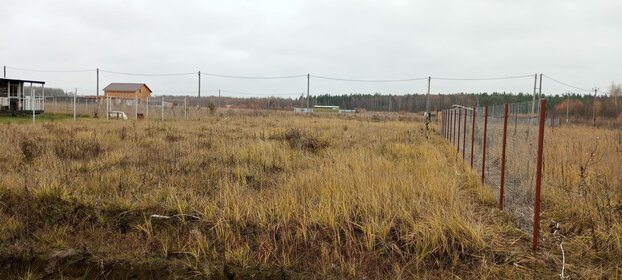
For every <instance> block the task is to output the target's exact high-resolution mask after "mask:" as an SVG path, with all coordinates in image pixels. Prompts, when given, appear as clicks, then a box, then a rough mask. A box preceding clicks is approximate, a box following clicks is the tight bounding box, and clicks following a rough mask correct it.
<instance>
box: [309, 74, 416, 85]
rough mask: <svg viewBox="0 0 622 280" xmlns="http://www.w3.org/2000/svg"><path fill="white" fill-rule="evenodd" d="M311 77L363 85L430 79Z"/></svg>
mask: <svg viewBox="0 0 622 280" xmlns="http://www.w3.org/2000/svg"><path fill="white" fill-rule="evenodd" d="M311 77H313V78H318V79H324V80H334V81H343V82H361V83H394V82H412V81H422V80H427V79H428V77H423V78H407V79H391V80H362V79H345V78H335V77H327V76H316V75H311Z"/></svg>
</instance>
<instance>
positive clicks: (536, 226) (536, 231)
mask: <svg viewBox="0 0 622 280" xmlns="http://www.w3.org/2000/svg"><path fill="white" fill-rule="evenodd" d="M545 122H546V99H542V100H541V101H540V124H539V127H538V155H537V163H536V193H535V198H534V210H533V211H534V212H533V249H534V250H537V249H538V237H539V235H540V190H541V187H542V154H543V151H544V126H545Z"/></svg>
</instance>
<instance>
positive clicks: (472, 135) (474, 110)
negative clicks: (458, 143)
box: [471, 108, 477, 169]
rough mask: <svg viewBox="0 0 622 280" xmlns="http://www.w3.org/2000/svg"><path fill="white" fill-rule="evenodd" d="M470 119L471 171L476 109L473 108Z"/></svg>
mask: <svg viewBox="0 0 622 280" xmlns="http://www.w3.org/2000/svg"><path fill="white" fill-rule="evenodd" d="M471 112H472V113H471V114H472V119H473V125H472V127H471V169H473V145H474V144H475V118H476V117H477V108H473V111H471Z"/></svg>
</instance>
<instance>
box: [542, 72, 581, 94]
mask: <svg viewBox="0 0 622 280" xmlns="http://www.w3.org/2000/svg"><path fill="white" fill-rule="evenodd" d="M542 76H544V77H547V78H549V79H550V80H552V81H553V82H556V83H558V84H562V85H565V86H567V87H571V88H574V89H578V90H582V91H588V92H591V90H589V89H584V88H580V87H576V86H573V85H570V84H567V83H564V82H561V81H558V80H556V79H554V78H552V77H551V76H547V75H544V74H542Z"/></svg>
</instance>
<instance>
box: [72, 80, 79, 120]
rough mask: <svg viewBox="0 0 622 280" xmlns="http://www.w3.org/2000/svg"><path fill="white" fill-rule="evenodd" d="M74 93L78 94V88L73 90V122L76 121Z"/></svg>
mask: <svg viewBox="0 0 622 280" xmlns="http://www.w3.org/2000/svg"><path fill="white" fill-rule="evenodd" d="M76 95H78V89H77V88H76V91H74V92H73V122H76Z"/></svg>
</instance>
